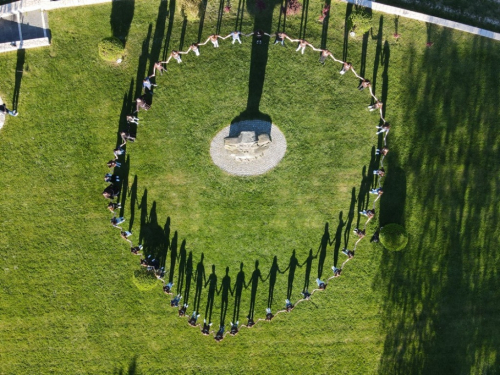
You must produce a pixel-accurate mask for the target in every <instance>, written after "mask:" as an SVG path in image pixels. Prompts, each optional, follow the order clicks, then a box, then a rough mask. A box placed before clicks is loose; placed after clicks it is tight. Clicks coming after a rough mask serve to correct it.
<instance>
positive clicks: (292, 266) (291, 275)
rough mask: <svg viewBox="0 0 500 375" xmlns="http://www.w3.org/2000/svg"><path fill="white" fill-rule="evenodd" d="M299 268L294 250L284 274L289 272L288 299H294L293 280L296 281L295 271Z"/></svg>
mask: <svg viewBox="0 0 500 375" xmlns="http://www.w3.org/2000/svg"><path fill="white" fill-rule="evenodd" d="M297 267H300V264H299V261H298V259H297V257H296V256H295V250H293V252H292V255H291V256H290V261H289V263H288V267H287V268H286V269H285V270H284V271H283V273H285V272H286V271H288V285H287V290H286V298H288V299H290V298H291V297H292V290H293V280H294V279H295V271H296V270H297Z"/></svg>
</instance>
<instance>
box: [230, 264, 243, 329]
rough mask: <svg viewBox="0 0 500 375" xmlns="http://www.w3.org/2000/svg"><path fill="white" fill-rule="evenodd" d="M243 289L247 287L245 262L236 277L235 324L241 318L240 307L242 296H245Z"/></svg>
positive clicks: (234, 288)
mask: <svg viewBox="0 0 500 375" xmlns="http://www.w3.org/2000/svg"><path fill="white" fill-rule="evenodd" d="M243 288H246V285H245V272H244V271H243V262H241V263H240V271H239V272H238V275H236V282H235V284H234V287H233V290H234V311H233V322H237V321H238V320H239V317H240V305H241V295H242V294H243Z"/></svg>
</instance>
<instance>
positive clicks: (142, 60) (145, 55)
mask: <svg viewBox="0 0 500 375" xmlns="http://www.w3.org/2000/svg"><path fill="white" fill-rule="evenodd" d="M152 32H153V25H152V24H149V27H148V34H147V36H146V38H145V39H144V40H143V41H142V48H141V54H140V56H139V63H138V64H137V75H136V78H135V82H136V84H135V92H134V100H135V99H136V98H138V97H140V96H141V93H142V80H143V79H144V77H146V66H147V64H148V60H149V43H150V41H151V33H152ZM149 97H151V95H149ZM148 102H152V100H151V98H148Z"/></svg>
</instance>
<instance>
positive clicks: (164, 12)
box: [147, 0, 168, 76]
mask: <svg viewBox="0 0 500 375" xmlns="http://www.w3.org/2000/svg"><path fill="white" fill-rule="evenodd" d="M167 16H168V8H167V2H166V1H162V0H161V1H160V5H159V7H158V16H157V17H156V23H155V31H154V33H153V43H152V46H151V53H150V54H149V69H148V74H147V75H148V76H150V75H151V74H153V69H154V68H153V67H154V64H155V62H157V61H159V60H160V52H161V46H162V43H163V36H164V35H165V23H166V20H167Z"/></svg>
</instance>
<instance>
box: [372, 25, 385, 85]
mask: <svg viewBox="0 0 500 375" xmlns="http://www.w3.org/2000/svg"><path fill="white" fill-rule="evenodd" d="M372 30H373V29H372ZM383 30H384V16H380V20H379V23H378V33H377V35H373V36H372V38H373V39H376V40H377V47H376V48H375V58H374V59H373V77H372V81H371V83H372V90H373V92H374V93H376V90H377V75H378V69H379V66H380V60H381V57H382V48H383V44H382V41H383Z"/></svg>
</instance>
